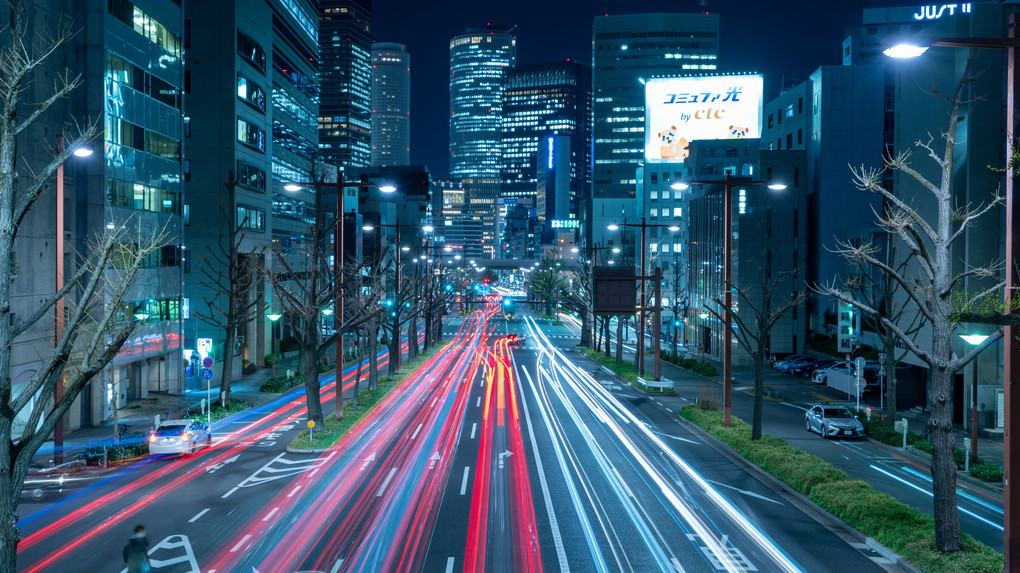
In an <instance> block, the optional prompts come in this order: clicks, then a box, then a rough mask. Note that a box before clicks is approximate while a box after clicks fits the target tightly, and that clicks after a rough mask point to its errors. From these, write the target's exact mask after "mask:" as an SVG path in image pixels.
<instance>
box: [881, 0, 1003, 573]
mask: <svg viewBox="0 0 1020 573" xmlns="http://www.w3.org/2000/svg"><path fill="white" fill-rule="evenodd" d="M1018 20H1020V16H1018V14H1017V13H1015V12H1014V13H1012V14H1010V15H1009V37H1008V38H925V39H923V40H921V41H915V42H912V43H905V42H904V43H900V44H898V45H895V46H892V47H890V48H889V49H887V50H885V51H884V52H883V53H884V54H885V55H887V56H889V57H894V58H903V57H916V56H920V55H921V54H923V53H925V52H926V51H927V50H928V47H947V48H979V49H980V48H986V49H993V50H1006V59H1007V63H1006V70H1007V71H1006V129H1005V133H1006V137H1005V140H1006V165H1007V166H1008V170H1007V172H1006V237H1005V239H1006V261H1007V265H1006V267H1007V268H1006V285H1005V294H1004V297H1003V298H1004V301H1005V308H1006V309H1007V312H1009V313H1012V309H1013V298H1014V296H1013V295H1014V291H1015V290H1016V289H1017V288H1020V267H1018V266H1017V265H1016V264H1014V263H1013V261H1014V260H1015V259H1016V258H1017V257H1018V256H1020V234H1018V233H1017V232H1016V231H1017V229H1016V227H1017V226H1018V225H1020V208H1018V206H1017V204H1016V201H1015V200H1014V197H1013V194H1014V190H1015V188H1016V177H1017V175H1016V174H1017V170H1016V169H1015V168H1014V166H1013V164H1012V161H1011V158H1012V157H1013V152H1014V148H1013V141H1014V139H1013V138H1014V137H1015V136H1016V134H1017V133H1018V132H1017V113H1016V92H1017V84H1020V75H1018V74H1017V65H1018V63H1017V61H1016V49H1017V46H1018V45H1020V39H1018V38H1017V36H1016V30H1017V22H1018ZM918 40H920V39H918ZM1017 336H1018V333H1017V326H1016V325H1012V324H1008V323H1007V324H1005V325H1004V327H1003V336H1002V339H1003V369H1002V393H1003V408H1004V415H1005V421H1004V424H1005V428H1006V431H1005V433H1004V435H1003V459H1002V461H1003V464H1002V469H1003V471H1004V475H1005V477H1004V479H1003V480H1002V483H1003V504H1002V506H1003V526H1004V527H1003V531H1004V533H1003V535H1004V541H1003V558H1004V565H1005V567H1004V570H1005V571H1012V570H1014V569H1017V568H1020V527H1018V526H1017V524H1015V523H1014V522H1013V521H1014V517H1015V516H1018V515H1020V495H1016V493H1015V492H1014V491H1013V487H1012V483H1011V481H1012V480H1011V478H1014V477H1016V476H1017V475H1020V455H1017V454H1016V453H1015V452H1014V448H1016V447H1017V443H1016V442H1015V441H1014V439H1013V438H1014V435H1013V432H1012V431H1011V430H1012V428H1013V416H1014V414H1017V413H1020V391H1018V390H1020V389H1016V388H1013V384H1014V383H1017V382H1020V359H1018V358H1017V354H1018V353H1020V347H1018V345H1017ZM972 441H973V444H976V443H977V440H972ZM973 444H972V446H971V447H972V448H973V447H975V446H974V445H973Z"/></svg>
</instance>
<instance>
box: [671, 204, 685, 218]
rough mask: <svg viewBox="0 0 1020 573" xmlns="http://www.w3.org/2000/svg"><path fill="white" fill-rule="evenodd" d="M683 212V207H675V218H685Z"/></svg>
mask: <svg viewBox="0 0 1020 573" xmlns="http://www.w3.org/2000/svg"><path fill="white" fill-rule="evenodd" d="M683 211H684V210H683V208H682V207H673V216H674V217H678V218H679V217H683V215H684V212H683Z"/></svg>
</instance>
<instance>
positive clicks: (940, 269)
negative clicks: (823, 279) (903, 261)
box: [819, 61, 1003, 552]
mask: <svg viewBox="0 0 1020 573" xmlns="http://www.w3.org/2000/svg"><path fill="white" fill-rule="evenodd" d="M970 69H971V62H970V61H968V62H967V66H966V69H965V71H964V74H963V77H962V79H961V80H960V83H959V86H958V88H957V91H956V94H955V96H953V97H949V96H946V95H943V94H941V93H939V92H938V91H936V90H933V93H934V94H935V95H936V96H938V97H940V98H941V99H943V100H944V101H946V102H947V103H948V104H949V108H950V111H949V118H948V127H947V128H946V130H945V131H944V132H942V134H941V139H942V140H944V142H945V144H944V147H943V148H942V150H941V153H940V151H939V150H937V149H936V147H935V145H934V140H935V138H934V137H929V139H928V140H927V141H918V142H917V144H916V145H917V147H918V148H920V149H921V150H923V151H924V152H926V154H927V156H928V157H929V158H930V159H931V160H932V161H933V162H934V163H935V164H936V166H937V167H938V171H939V174H940V177H939V179H938V180H929V179H927V178H926V177H925V176H924V175H923V174H922V173H920V172H919V171H917V170H915V169H914V168H912V167H911V166H910V163H909V161H908V160H909V154H907V153H901V154H899V155H897V156H896V157H887V158H886V159H885V168H886V169H894V170H898V171H900V172H902V173H904V174H906V175H907V176H909V177H910V178H912V179H914V180H915V181H916V182H917V183H918V184H919V186H920V188H921V189H923V190H924V191H926V192H927V194H929V195H930V198H929V199H928V201H930V202H931V203H930V206H933V207H934V208H935V210H934V212H933V214H931V215H928V216H926V215H925V214H923V213H922V212H921V211H919V210H918V209H916V208H915V207H914V206H913V205H912V204H911V203H910V202H907V201H905V200H904V199H903V198H902V197H900V196H897V195H895V194H894V193H892V192H891V191H889V190H888V189H886V188H885V187H883V185H882V171H883V170H880V169H874V168H866V167H863V166H862V167H860V168H857V169H853V170H852V173H853V178H854V181H855V184H856V185H857V187H858V188H859V189H861V190H866V191H871V192H873V193H878V194H879V195H881V196H882V198H883V200H884V201H885V202H886V204H887V205H888V209H887V210H886V211H885V212H884V213H883V214H882V215H880V216H878V224H879V225H880V226H881V227H883V228H884V229H885V230H886V231H888V232H890V233H894V234H896V236H898V237H899V239H900V240H901V241H902V242H903V243H904V244H905V245H906V246H907V248H908V250H909V252H910V254H911V255H912V256H913V257H914V258H915V259H916V264H914V265H912V266H911V268H910V269H909V271H907V272H897V269H896V268H894V267H893V266H891V265H889V264H886V262H885V261H884V260H882V259H881V257H880V256H878V253H879V251H880V250H879V249H878V248H877V247H876V246H875V245H873V244H871V243H865V244H861V245H856V244H851V243H848V242H841V243H839V244H838V246H837V248H836V252H838V253H840V254H841V255H842V256H844V257H845V258H847V259H848V260H850V261H851V262H857V261H861V262H864V263H867V264H869V265H872V266H874V267H876V268H878V269H880V270H881V271H882V272H883V273H884V276H885V279H886V280H892V281H896V282H897V283H899V285H900V287H901V288H902V290H903V294H904V296H906V298H907V300H908V301H909V305H910V306H911V307H912V310H913V311H915V312H918V313H920V314H921V315H922V316H923V317H924V320H925V321H927V323H928V324H929V325H930V328H931V331H930V332H931V335H930V339H926V340H924V341H923V342H922V341H920V340H917V341H915V340H914V338H913V337H911V336H909V335H908V334H907V333H906V332H905V331H904V330H903V327H902V326H901V325H899V324H896V323H894V322H893V321H892V320H890V319H889V318H887V317H884V316H882V315H881V313H880V312H879V309H876V308H873V307H872V306H869V305H868V304H866V303H865V302H864V301H861V300H858V299H856V298H854V296H853V295H852V293H850V292H848V291H846V290H844V289H842V288H839V286H838V285H835V284H829V285H824V286H822V287H820V288H819V292H821V293H822V294H826V295H829V296H833V297H835V298H837V299H839V300H841V301H843V302H846V303H849V304H852V305H854V306H855V307H857V308H858V309H860V310H861V311H862V312H865V313H869V314H872V315H874V316H876V317H878V319H879V320H880V321H881V322H882V323H883V324H884V326H885V327H886V328H888V329H889V330H891V331H893V332H895V333H896V336H897V338H898V339H899V340H900V342H902V343H903V344H904V345H906V347H907V348H908V349H909V350H910V351H911V352H913V353H914V355H915V356H917V357H918V358H919V359H920V360H922V361H923V362H924V363H926V364H927V365H928V367H929V368H930V369H931V392H930V394H929V405H930V406H931V417H930V418H929V420H928V424H927V428H926V429H927V431H928V434H929V436H930V439H931V444H932V461H931V474H932V492H933V494H934V500H933V508H934V516H935V545H936V547H937V548H938V549H939V550H940V551H942V552H951V551H958V550H960V547H961V545H960V520H959V514H958V513H957V509H956V462H955V460H954V458H953V448H954V446H955V440H954V438H953V423H952V422H953V419H952V415H953V412H952V397H953V374H954V373H955V372H956V371H957V370H959V369H960V368H961V367H962V366H963V365H965V364H966V363H967V362H969V361H970V360H972V359H973V358H974V357H975V356H976V355H977V354H978V353H979V352H981V351H982V350H984V348H986V347H987V346H989V345H990V344H993V343H994V342H995V341H997V340H998V339H999V338H1000V337H1001V336H1002V329H1001V328H1000V329H999V330H998V331H997V332H995V333H994V334H992V335H991V336H989V337H988V339H986V340H985V342H984V343H982V344H980V345H978V346H974V347H971V349H970V351H969V352H966V353H965V354H964V355H963V356H957V355H956V353H955V352H954V351H953V346H952V341H953V340H952V339H953V331H954V330H955V329H956V328H957V327H958V326H959V315H958V311H959V310H960V309H959V307H958V306H957V305H955V304H954V299H955V300H959V298H960V297H961V296H962V297H966V298H968V299H969V300H970V301H972V302H973V303H974V304H979V303H980V301H982V300H986V299H989V298H994V297H996V296H997V295H998V294H999V293H1001V292H1002V286H1003V282H999V281H998V280H997V279H998V277H999V271H1000V270H1001V267H1002V264H1001V263H1000V262H999V261H991V262H989V263H987V264H985V265H981V266H979V265H975V264H972V263H971V261H967V262H966V265H965V268H964V270H962V271H960V272H954V270H953V258H952V250H953V246H954V243H955V242H956V241H957V239H959V238H960V237H962V236H963V234H964V232H965V231H966V229H967V228H968V227H971V226H972V225H973V224H975V222H976V221H977V220H978V219H979V218H980V217H981V216H982V215H985V214H986V213H988V212H989V211H993V209H995V208H996V206H998V205H999V204H1000V203H1002V196H1001V195H1000V194H999V193H998V192H996V193H995V194H994V195H992V197H991V198H990V199H989V200H988V201H987V202H986V203H984V204H981V205H977V206H974V205H971V204H966V205H962V206H957V205H954V196H953V193H952V183H953V158H954V150H955V146H956V143H957V141H956V129H957V125H958V124H959V122H960V120H961V119H962V118H963V117H964V116H965V115H966V110H964V109H962V107H964V105H967V106H968V107H969V105H970V104H971V103H972V102H970V101H964V100H963V93H964V89H965V88H966V86H967V85H968V84H969V83H971V82H973V81H974V76H972V75H971V72H970ZM928 206H929V205H926V207H928ZM968 278H974V279H978V280H982V279H984V280H990V282H994V283H995V284H993V285H991V286H989V287H988V288H986V289H985V290H982V291H980V292H976V293H972V294H969V295H968V294H966V293H964V292H963V290H962V289H964V284H963V283H964V281H965V280H966V279H968Z"/></svg>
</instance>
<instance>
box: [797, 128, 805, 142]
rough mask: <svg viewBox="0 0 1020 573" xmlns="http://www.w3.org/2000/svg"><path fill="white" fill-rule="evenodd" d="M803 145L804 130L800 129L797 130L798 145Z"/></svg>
mask: <svg viewBox="0 0 1020 573" xmlns="http://www.w3.org/2000/svg"><path fill="white" fill-rule="evenodd" d="M803 143H804V130H803V129H798V130H797V145H801V144H803Z"/></svg>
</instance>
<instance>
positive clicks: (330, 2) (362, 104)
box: [285, 0, 372, 167]
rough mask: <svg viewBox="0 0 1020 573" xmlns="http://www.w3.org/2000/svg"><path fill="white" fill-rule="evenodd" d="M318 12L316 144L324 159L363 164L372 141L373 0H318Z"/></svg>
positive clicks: (368, 154) (353, 165)
mask: <svg viewBox="0 0 1020 573" xmlns="http://www.w3.org/2000/svg"><path fill="white" fill-rule="evenodd" d="M285 4H286V3H285ZM319 16H320V20H319V53H320V54H321V57H322V68H321V72H320V78H321V82H322V89H321V92H322V100H321V102H320V103H319V149H320V151H321V153H322V158H323V159H324V160H325V161H327V162H328V163H332V164H334V165H337V166H349V167H368V165H369V162H370V161H371V146H372V135H371V132H372V107H371V105H372V63H371V50H372V2H371V0H322V1H321V2H319Z"/></svg>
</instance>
